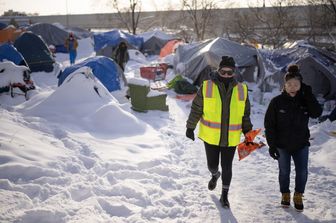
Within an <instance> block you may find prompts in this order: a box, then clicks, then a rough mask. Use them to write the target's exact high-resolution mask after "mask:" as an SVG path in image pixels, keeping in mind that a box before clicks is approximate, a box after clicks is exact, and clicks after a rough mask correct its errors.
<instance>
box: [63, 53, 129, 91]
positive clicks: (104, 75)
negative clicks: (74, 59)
mask: <svg viewBox="0 0 336 223" xmlns="http://www.w3.org/2000/svg"><path fill="white" fill-rule="evenodd" d="M84 66H86V67H90V68H91V69H92V72H93V74H94V75H95V76H96V77H97V78H98V80H100V82H101V83H102V84H103V85H104V86H105V87H106V88H107V90H108V91H110V92H111V91H116V90H120V89H121V88H120V77H121V76H122V75H123V73H122V70H121V69H120V68H119V66H118V64H116V63H115V62H114V60H112V59H111V58H108V57H104V56H95V57H90V58H88V59H86V60H84V61H82V62H80V63H77V64H74V65H72V66H70V67H67V68H65V70H64V71H63V72H62V73H61V74H60V75H59V76H58V86H60V85H61V84H62V83H63V82H64V80H65V79H66V77H67V76H69V75H70V74H71V73H73V72H74V71H76V70H77V69H79V68H81V67H84Z"/></svg>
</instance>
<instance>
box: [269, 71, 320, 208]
mask: <svg viewBox="0 0 336 223" xmlns="http://www.w3.org/2000/svg"><path fill="white" fill-rule="evenodd" d="M284 79H285V80H284V81H285V86H284V90H283V92H282V93H281V94H280V95H278V96H276V97H274V98H273V99H272V100H271V102H270V103H269V105H268V108H267V111H266V115H265V121H264V125H265V133H266V140H267V143H268V146H269V155H270V156H271V157H272V158H273V159H275V160H277V161H278V165H279V178H278V179H279V184H280V192H281V193H282V198H281V205H282V206H283V207H289V206H290V192H291V191H290V189H289V185H290V172H291V159H292V158H293V160H294V165H295V192H294V196H293V201H294V207H295V209H296V210H297V211H303V207H304V206H303V201H302V197H303V193H304V192H305V187H306V183H307V179H308V154H309V146H310V143H309V137H310V133H309V128H308V121H309V118H318V117H319V116H320V115H321V113H322V107H321V105H320V104H319V103H318V101H317V99H316V98H315V96H314V95H313V93H312V88H311V87H310V86H309V85H306V84H305V83H303V82H302V76H301V74H300V70H299V67H298V65H295V64H294V65H291V66H289V67H288V72H287V73H286V75H285V77H284Z"/></svg>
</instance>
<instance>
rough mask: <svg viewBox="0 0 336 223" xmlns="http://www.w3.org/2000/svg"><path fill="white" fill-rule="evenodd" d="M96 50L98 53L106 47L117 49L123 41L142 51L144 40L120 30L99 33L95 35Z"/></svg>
mask: <svg viewBox="0 0 336 223" xmlns="http://www.w3.org/2000/svg"><path fill="white" fill-rule="evenodd" d="M93 40H94V50H95V51H96V52H97V51H99V50H100V49H102V48H103V47H105V46H112V47H116V46H118V44H119V43H120V42H122V41H124V42H127V44H128V45H130V46H132V47H134V48H136V49H138V50H141V48H142V45H143V42H144V41H143V38H142V37H138V36H134V35H131V34H128V33H125V32H123V31H120V30H118V29H115V30H112V31H110V32H105V33H98V34H94V35H93Z"/></svg>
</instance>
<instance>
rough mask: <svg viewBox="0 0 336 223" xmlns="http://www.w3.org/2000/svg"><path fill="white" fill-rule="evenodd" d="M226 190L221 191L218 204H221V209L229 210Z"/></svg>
mask: <svg viewBox="0 0 336 223" xmlns="http://www.w3.org/2000/svg"><path fill="white" fill-rule="evenodd" d="M228 192H229V190H228V189H224V188H223V189H222V195H221V197H220V199H219V202H220V203H221V205H222V207H223V208H230V202H229V200H228Z"/></svg>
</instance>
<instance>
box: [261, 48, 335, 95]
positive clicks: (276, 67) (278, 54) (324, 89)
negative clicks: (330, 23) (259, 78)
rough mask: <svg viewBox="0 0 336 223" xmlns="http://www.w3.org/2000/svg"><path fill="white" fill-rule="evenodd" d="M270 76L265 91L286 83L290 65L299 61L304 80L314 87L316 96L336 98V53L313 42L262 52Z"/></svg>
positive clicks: (267, 78) (266, 81)
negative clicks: (311, 43) (284, 78)
mask: <svg viewBox="0 0 336 223" xmlns="http://www.w3.org/2000/svg"><path fill="white" fill-rule="evenodd" d="M261 55H262V57H263V60H264V61H266V63H265V69H266V73H268V74H269V75H267V76H266V77H265V81H264V86H263V88H264V90H267V89H268V88H270V86H272V85H278V86H280V87H282V86H283V83H284V80H283V77H284V75H285V73H286V70H287V66H288V65H289V64H298V65H299V67H300V73H301V75H302V77H303V81H304V82H305V83H307V84H309V85H310V86H312V89H313V93H314V94H315V95H319V94H320V95H321V96H323V97H324V98H326V99H335V98H336V56H335V54H333V53H331V52H328V51H325V50H322V49H318V48H316V47H314V46H311V45H302V44H301V45H296V46H294V47H292V48H288V49H278V50H271V51H266V50H264V51H262V53H261Z"/></svg>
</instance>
